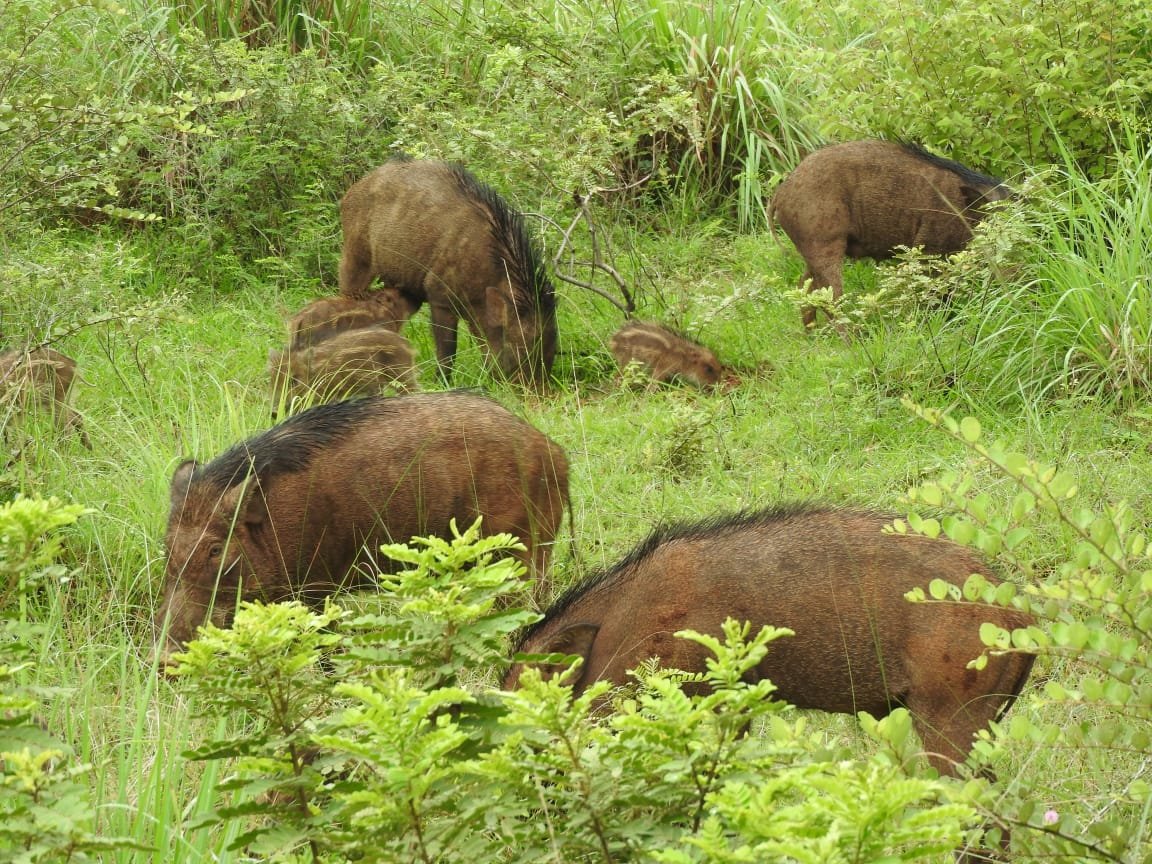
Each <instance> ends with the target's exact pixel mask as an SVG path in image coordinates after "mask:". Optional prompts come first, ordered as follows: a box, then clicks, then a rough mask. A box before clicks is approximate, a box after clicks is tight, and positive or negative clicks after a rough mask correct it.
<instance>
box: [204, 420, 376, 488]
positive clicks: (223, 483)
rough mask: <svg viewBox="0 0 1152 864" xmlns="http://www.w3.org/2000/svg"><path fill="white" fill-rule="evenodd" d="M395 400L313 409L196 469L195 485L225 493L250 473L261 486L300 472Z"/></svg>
mask: <svg viewBox="0 0 1152 864" xmlns="http://www.w3.org/2000/svg"><path fill="white" fill-rule="evenodd" d="M395 398H398V397H393V398H386V397H373V398H368V399H353V400H350V401H347V402H336V403H333V404H330V405H317V406H316V407H315V408H310V409H308V410H307V411H302V412H301V413H299V414H297V415H295V416H294V417H291V418H289V419H288V420H285V421H284V422H283V423H281V424H279V425H278V426H273V427H272V428H271V429H269V430H268V431H267V432H263V433H261V434H259V435H257V436H255V437H253V438H249V439H248V440H247V441H242V442H240V443H239V444H236V445H234V446H233V447H231V448H229V449H228V450H226V451H225V452H224V453H222V454H221V455H219V456H217V457H216V458H215V459H213V460H212V461H211V462H209V463H208V464H207V465H204V466H203V467H201V468H197V469H196V479H197V480H200V481H202V482H205V483H210V484H212V485H213V486H216V487H217V488H220V489H228V488H230V487H232V486H235V485H236V484H237V483H240V482H242V481H243V480H244V479H245V478H246V477H248V476H249V475H250V474H253V473H255V474H256V475H257V476H258V477H260V478H261V479H262V480H267V479H268V478H269V477H271V476H274V475H276V474H291V473H294V472H296V471H303V470H304V469H305V468H307V467H308V465H309V464H311V462H312V457H313V456H314V455H315V454H316V453H317V452H319V451H321V450H323V449H324V448H325V447H326V446H327V445H329V444H332V443H333V442H336V441H339V440H341V439H343V438H345V437H346V436H348V435H350V434H352V433H353V432H355V431H356V429H357V428H358V427H359V425H360V424H361V423H363V422H364V421H365V420H367V419H370V418H375V417H379V416H380V415H381V414H383V413H386V412H387V411H388V409H389V407H390V406H391V405H392V404H394V403H395Z"/></svg>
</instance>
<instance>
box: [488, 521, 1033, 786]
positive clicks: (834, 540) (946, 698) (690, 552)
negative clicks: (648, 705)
mask: <svg viewBox="0 0 1152 864" xmlns="http://www.w3.org/2000/svg"><path fill="white" fill-rule="evenodd" d="M891 519H892V517H890V516H885V515H881V514H876V513H870V512H858V511H851V510H821V509H808V508H792V509H780V510H770V511H764V512H758V513H743V514H739V515H736V516H731V517H728V518H724V519H719V520H716V521H711V522H703V523H698V524H692V525H682V526H678V527H671V528H662V529H658V530H657V531H655V532H654V533H653V534H652V535H651V536H650V537H648V539H647V540H645V541H644V542H643V543H641V544H640V546H639V547H637V548H636V549H635V550H634V551H633V552H632V553H631V554H630V555H628V556H627V557H626V558H625V559H624V560H623V561H621V562H620V563H619V564H617V565H616V566H615V567H613V568H612V569H610V570H608V571H607V572H605V573H602V574H600V575H599V576H597V577H593V578H592V579H591V580H590V581H588V582H586V583H584V584H582V585H577V586H575V587H574V588H572V589H570V590H569V591H568V592H567V593H565V594H564V595H562V596H561V598H560V599H559V600H558V601H557V602H556V604H555V605H554V606H553V607H552V608H551V609H549V610H548V612H547V613H546V615H545V617H544V619H543V620H542V621H540V622H539V623H538V624H536V625H535V626H534V627H533V628H532V629H530V630H529V631H528V632H527V634H526V635H525V636H524V637H523V639H522V641H521V643H520V646H519V648H518V650H519V651H522V652H526V653H531V654H544V653H550V652H561V653H565V654H576V655H579V656H581V657H583V658H584V663H583V665H582V666H580V667H579V668H578V669H577V671H576V673H575V674H576V679H575V682H574V683H575V687H576V689H577V691H583V689H584V688H585V687H587V686H588V685H589V684H591V683H592V682H594V681H597V680H601V679H602V680H606V681H611V682H612V683H614V684H625V683H627V682H628V680H629V678H628V676H627V675H626V672H627V670H629V669H632V668H634V667H636V666H638V665H639V664H640V663H641V662H643V661H644V660H646V659H648V658H650V657H658V658H660V661H661V663H662V664H663V665H664V666H668V667H674V668H677V669H683V670H686V671H689V672H702V671H704V669H705V659H706V656H708V654H707V651H706V649H705V648H704V647H703V646H701V645H698V644H696V643H694V642H690V641H687V640H684V639H678V638H676V637H675V636H674V635H673V634H674V633H676V632H677V631H678V630H684V629H692V630H696V631H699V632H702V633H709V634H712V635H716V636H719V635H722V633H721V624H722V623H723V621H724V620H725V619H726V618H729V617H731V618H735V619H737V620H739V621H749V622H751V624H752V626H753V628H756V629H759V628H760V627H762V626H764V625H774V626H779V627H787V628H789V629H791V630H792V631H794V633H795V635H793V636H785V637H782V638H781V639H779V640H778V641H776V642H773V643H772V646H771V648H770V650H769V652H768V655H767V656H766V657H765V658H764V660H762V661H761V662H760V664H759V666H758V667H757V668H756V670H755V672H754V674H755V676H756V677H757V679H759V678H768V679H770V680H771V681H772V682H773V683H774V684H775V685H776V686H777V687H778V688H779V690H778V692H777V695H778V696H779V698H780V699H783V700H786V701H788V702H790V703H792V704H793V705H796V706H797V707H799V708H819V709H821V710H823V711H833V712H838V713H855V712H858V711H867V712H869V713H871V714H873V715H875V716H884V715H886V714H887V713H888V712H889V711H890V710H891V709H892V708H893V707H895V706H897V705H903V706H906V707H907V708H908V710H909V711H910V713H911V714H912V716H913V718H914V723H915V726H916V730H917V732H918V733H919V735H920V739H921V741H922V743H923V745H924V749H925V752H926V754H927V757H928V759H929V761H930V762H931V763H932V764H933V765H934V766H935V767H936V768H937V769H938V770H939V771H940V772H941V773H944V774H955V773H956V763H958V762H961V761H963V760H964V758H965V757H966V755H967V754H968V752H969V750H970V748H971V746H972V736H973V735H974V734H975V733H976V732H978V731H979V730H980V729H982V728H984V727H985V726H986V725H987V724H988V722H989V721H990V720H992V719H994V718H995V717H997V716H998V715H999V714H1000V713H1001V712H1002V711H1004V710H1005V709H1006V708H1007V707H1008V706H1009V705H1010V704H1011V702H1012V701H1013V699H1015V697H1016V696H1017V694H1019V692H1020V690H1021V688H1022V687H1023V686H1024V683H1025V681H1026V680H1027V679H1028V673H1029V671H1030V669H1031V667H1032V661H1033V657H1032V656H1031V655H1022V654H1006V655H1001V656H993V657H989V659H988V665H987V667H986V668H984V669H982V670H980V671H977V670H975V669H970V668H968V663H969V661H970V660H973V659H974V658H976V657H977V656H979V655H980V654H981V652H982V651H983V650H984V645H983V643H982V642H981V641H980V632H979V631H980V624H981V622H985V621H990V622H993V623H995V624H998V625H999V626H1001V627H1005V628H1009V629H1012V628H1017V627H1025V626H1027V625H1028V624H1029V623H1030V619H1029V617H1028V616H1026V615H1025V614H1023V613H1021V612H1017V611H1014V610H1010V609H1004V608H1001V607H989V606H975V605H960V604H944V603H917V604H914V603H910V602H909V601H907V600H905V599H904V595H905V593H906V592H908V591H910V590H912V589H913V588H917V587H920V588H924V589H927V587H928V584H929V582H930V581H931V580H932V579H943V580H946V581H948V582H951V583H953V584H956V585H960V584H962V583H963V582H964V580H965V579H967V577H968V576H969V575H970V574H972V573H983V574H985V576H987V577H988V578H989V579H991V578H993V577H991V576H990V574H989V573H988V569H987V567H986V566H985V565H984V563H983V562H982V561H981V560H980V558H979V557H978V556H977V555H975V554H974V553H973V552H971V551H969V550H968V549H966V548H964V547H962V546H958V545H956V544H953V543H951V542H950V541H945V540H932V539H928V538H926V537H920V536H906V535H899V534H885V533H883V528H884V526H885V525H886V524H888V523H889V522H890V521H891ZM522 669H523V667H522V666H521V665H520V664H515V665H513V666H512V668H511V669H510V670H509V671H508V673H507V676H506V677H505V680H504V686H505V688H514V687H515V686H516V684H517V682H518V680H519V678H520V675H521V672H522Z"/></svg>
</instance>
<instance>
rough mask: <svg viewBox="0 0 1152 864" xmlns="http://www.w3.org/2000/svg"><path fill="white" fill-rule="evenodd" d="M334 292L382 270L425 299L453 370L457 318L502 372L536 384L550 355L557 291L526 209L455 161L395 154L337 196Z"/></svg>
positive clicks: (357, 295)
mask: <svg viewBox="0 0 1152 864" xmlns="http://www.w3.org/2000/svg"><path fill="white" fill-rule="evenodd" d="M340 221H341V223H342V226H343V229H344V250H343V254H342V256H341V259H340V293H341V294H343V295H345V296H346V297H351V298H354V299H363V298H365V297H368V296H370V293H371V287H372V282H373V280H374V279H377V278H379V279H380V280H381V281H382V282H383V283H384V284H385V285H387V286H389V287H390V288H392V289H395V290H397V291H399V292H400V293H401V294H402V295H403V296H404V298H405V299H406V300H407V301H409V302H410V303H411V304H412V306H413V308H415V309H418V308H419V307H420V305H421V304H422V303H425V302H427V303H428V304H429V306H430V307H431V313H432V334H433V337H434V339H435V342H436V356H437V358H438V360H439V361H440V370H441V372H442V374H443V376H444V378H445V380H451V377H452V363H453V360H454V358H455V356H456V338H457V333H456V331H457V325H458V321H459V319H460V318H463V319H464V320H465V321H466V322H467V323H468V326H469V328H470V329H471V330H472V333H473V335H474V336H476V338H477V339H479V340H481V341H482V342H483V343H485V344H486V345H487V348H488V350H489V352H490V354H491V355H492V356H494V358H495V361H496V363H497V365H498V366H499V368H500V370H501V371H502V372H503V373H504V375H505V376H506V377H508V378H509V379H512V380H518V381H521V382H523V383H528V384H534V385H542V384H543V382H544V381H545V379H546V378H547V376H548V374H549V373H550V372H551V370H552V362H553V360H554V358H555V356H556V295H555V291H554V289H553V287H552V283H551V282H550V281H549V279H548V277H547V275H546V274H545V272H544V267H543V265H542V264H541V262H540V260H539V257H538V255H537V253H536V250H535V248H534V247H533V245H532V242H531V240H530V239H529V237H528V231H527V229H526V227H525V224H524V219H523V217H522V216H521V215H520V214H519V213H517V212H516V211H514V210H513V209H511V208H510V207H509V206H508V204H507V203H505V201H504V199H502V198H501V197H500V195H498V194H497V193H496V191H495V190H493V189H492V188H491V187H489V186H486V185H485V184H483V183H481V182H480V181H478V180H477V179H476V178H475V177H473V176H472V175H471V174H470V173H469V172H468V171H466V170H465V169H464V168H462V167H460V166H458V165H450V164H447V163H444V162H433V161H425V160H414V159H411V158H409V157H407V156H397V157H395V158H393V159H391V160H389V161H388V162H386V163H384V165H382V166H381V167H379V168H377V169H376V170H375V171H373V172H371V173H370V174H368V175H367V176H365V177H363V178H362V179H360V180H358V181H357V182H356V183H355V184H353V185H352V187H351V188H350V189H349V190H348V192H347V194H346V195H345V196H344V199H343V200H342V201H341V202H340Z"/></svg>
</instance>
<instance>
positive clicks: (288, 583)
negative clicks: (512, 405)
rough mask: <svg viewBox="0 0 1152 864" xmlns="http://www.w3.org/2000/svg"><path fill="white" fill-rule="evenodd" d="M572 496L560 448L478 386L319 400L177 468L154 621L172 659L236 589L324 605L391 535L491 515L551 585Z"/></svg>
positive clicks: (441, 529)
mask: <svg viewBox="0 0 1152 864" xmlns="http://www.w3.org/2000/svg"><path fill="white" fill-rule="evenodd" d="M567 498H568V463H567V460H566V458H565V456H564V451H563V450H562V449H561V448H560V447H559V446H557V445H556V444H555V443H553V442H552V441H551V440H550V439H549V438H548V437H547V436H545V435H544V434H543V433H541V432H539V431H538V430H536V429H535V428H533V427H532V426H530V425H529V424H528V423H526V422H524V421H523V420H521V419H520V418H518V417H516V416H515V415H514V414H512V413H510V412H509V411H507V410H505V409H504V408H502V407H501V406H500V405H498V404H496V403H495V402H493V401H491V400H489V399H486V398H484V397H482V396H477V395H473V394H470V393H463V392H450V393H425V394H418V395H412V396H395V397H391V398H383V397H376V398H369V399H361V400H354V401H349V402H340V403H336V404H333V405H321V406H319V407H316V408H312V409H310V410H308V411H305V412H302V413H300V414H297V415H296V416H295V417H292V418H290V419H289V420H286V421H285V422H283V423H281V424H280V425H278V426H275V427H273V428H272V429H269V430H268V431H267V432H264V433H263V434H261V435H257V436H256V437H254V438H250V439H249V440H247V441H244V442H242V443H240V444H237V445H236V446H234V447H232V448H231V449H230V450H228V451H226V452H225V453H224V454H222V455H221V456H218V457H217V458H216V459H213V460H212V461H211V462H209V463H208V464H207V465H199V464H197V463H196V462H195V461H194V460H191V459H190V460H187V461H185V462H183V463H182V464H181V465H180V466H179V467H178V468H177V469H176V471H175V473H174V474H173V476H172V487H171V512H170V514H169V517H168V532H167V535H166V537H165V544H166V546H167V550H168V563H167V570H166V575H165V585H164V594H163V602H162V603H161V605H160V608H159V610H158V612H157V614H156V622H155V623H156V632H157V634H160V633H162V632H163V630H164V625H165V622H167V642H166V643H165V646H166V647H163V648H160V647H159V646H158V650H159V653H160V655H161V656H162V657H165V656H167V654H168V652H170V651H172V650H176V649H178V648H179V646H181V645H182V644H184V643H185V642H186V641H187V640H189V639H190V638H191V637H192V636H193V634H194V633H195V630H196V627H197V626H198V625H199V624H201V623H203V622H204V621H205V619H206V618H208V619H210V620H211V621H212V622H214V623H216V624H217V625H218V626H227V625H228V624H229V623H230V622H231V619H232V615H233V613H234V611H235V607H236V603H237V601H238V600H251V599H258V598H259V599H264V600H266V601H269V602H272V601H278V600H283V599H286V598H288V597H298V598H300V599H302V600H304V601H306V602H310V603H318V602H320V601H321V600H322V599H323V598H324V597H327V596H329V595H331V594H332V593H333V592H335V591H336V590H338V589H339V588H341V587H359V586H363V585H366V584H369V583H370V579H369V578H368V577H367V575H366V574H365V572H364V568H363V567H361V566H360V565H371V564H373V563H374V564H375V566H380V567H387V566H389V565H388V563H387V561H386V560H384V561H381V560H379V559H378V558H376V557H375V555H376V552H377V549H378V547H379V545H380V544H381V543H385V542H390V541H397V542H407V541H408V540H409V539H411V538H412V537H413V536H424V535H436V536H451V535H450V528H449V522H450V520H451V519H455V520H456V523H457V525H458V526H460V527H461V528H463V527H464V526H467V525H471V524H472V523H473V522H474V521H475V519H476V517H477V516H483V517H484V522H483V526H482V527H483V529H484V531H485V532H487V533H489V534H494V533H497V532H502V531H506V532H509V533H511V534H514V535H516V536H517V537H519V538H520V539H521V540H522V541H523V542H524V545H525V546H526V547H527V551H526V552H523V553H521V554H520V555H519V557H521V558H522V559H523V561H524V562H525V564H526V565H528V567H529V571H530V572H531V573H533V574H534V575H535V576H536V579H537V588H538V590H539V591H543V590H545V587H546V586H545V585H544V582H545V580H546V574H547V567H548V560H549V555H550V552H551V544H552V541H553V539H554V538H555V536H556V533H557V531H558V530H559V527H560V520H561V515H562V513H563V508H564V505H565V503H566V502H567Z"/></svg>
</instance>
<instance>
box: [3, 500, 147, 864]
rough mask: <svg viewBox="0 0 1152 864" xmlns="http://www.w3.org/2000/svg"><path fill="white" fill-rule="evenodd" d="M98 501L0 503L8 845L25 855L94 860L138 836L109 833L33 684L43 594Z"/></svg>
mask: <svg viewBox="0 0 1152 864" xmlns="http://www.w3.org/2000/svg"><path fill="white" fill-rule="evenodd" d="M87 512H89V511H87V510H85V508H84V507H81V506H79V505H76V504H62V503H61V502H59V501H57V500H56V499H54V498H52V499H48V500H39V499H29V498H20V497H18V498H16V499H15V500H13V501H10V502H8V503H6V504H3V505H0V855H3V857H4V859H5V860H7V861H13V862H20V864H35V862H55V861H77V862H83V861H92V860H97V859H96V857H95V856H96V855H97V854H98V853H99V852H101V851H108V850H115V849H125V848H130V847H131V846H132V845H133V844H132V843H131V842H130V841H128V840H126V839H124V838H116V837H104V836H101V832H100V831H99V830H97V825H96V815H95V811H94V808H93V807H92V804H91V801H90V800H89V797H88V789H87V786H86V784H85V782H84V781H85V775H87V774H88V772H89V771H90V770H91V766H89V765H83V764H79V763H78V762H77V761H76V759H75V758H74V754H73V753H72V751H71V748H70V747H68V745H67V744H65V743H64V742H62V741H60V740H58V739H57V738H56V737H55V736H54V735H52V734H51V733H50V732H49V731H47V730H45V729H42V728H41V726H40V725H39V724H38V722H37V714H38V713H39V711H40V707H41V702H42V699H44V698H45V697H46V696H47V695H48V694H43V693H40V692H38V691H37V689H36V688H35V687H34V686H32V684H31V683H30V681H31V680H32V677H33V676H32V672H33V667H34V660H33V657H34V656H35V654H36V653H37V651H38V646H39V644H40V643H41V641H42V640H45V639H47V638H49V634H47V633H46V632H44V629H43V628H42V627H41V626H40V616H39V615H38V609H37V605H38V604H37V602H36V598H37V595H38V593H39V591H40V590H42V589H44V588H45V586H46V585H47V583H50V582H52V581H58V580H61V579H65V578H66V577H67V573H66V571H65V570H64V568H63V567H61V566H60V565H58V564H56V563H54V562H55V561H56V559H57V558H58V557H59V555H60V551H61V543H62V541H61V537H60V534H59V532H60V529H62V528H64V527H66V526H68V525H71V524H72V523H73V522H75V521H76V520H77V519H79V518H80V517H81V516H82V515H84V514H85V513H87Z"/></svg>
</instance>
